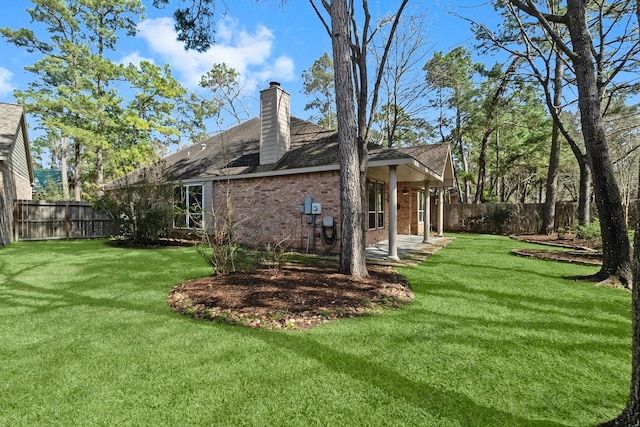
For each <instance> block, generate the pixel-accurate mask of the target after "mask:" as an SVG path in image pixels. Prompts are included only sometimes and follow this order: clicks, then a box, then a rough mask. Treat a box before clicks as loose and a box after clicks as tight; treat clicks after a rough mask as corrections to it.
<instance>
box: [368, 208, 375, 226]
mask: <svg viewBox="0 0 640 427" xmlns="http://www.w3.org/2000/svg"><path fill="white" fill-rule="evenodd" d="M375 228H376V213H375V212H369V229H370V230H373V229H375Z"/></svg>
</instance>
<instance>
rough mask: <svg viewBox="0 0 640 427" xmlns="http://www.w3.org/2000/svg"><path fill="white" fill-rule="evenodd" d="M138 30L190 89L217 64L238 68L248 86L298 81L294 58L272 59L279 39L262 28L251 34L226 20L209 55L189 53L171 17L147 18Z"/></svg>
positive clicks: (221, 25) (140, 35)
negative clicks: (179, 39)
mask: <svg viewBox="0 0 640 427" xmlns="http://www.w3.org/2000/svg"><path fill="white" fill-rule="evenodd" d="M138 29H139V37H142V38H143V39H144V40H145V41H146V42H147V45H148V46H149V49H150V50H151V51H152V52H153V53H154V54H155V55H157V56H158V57H159V58H161V60H162V62H166V63H169V65H170V66H171V68H172V69H173V70H174V72H175V73H176V74H177V75H178V76H179V78H180V80H181V81H182V82H183V84H185V85H186V86H188V87H190V88H196V87H197V86H198V83H199V82H200V77H201V76H202V75H203V74H204V73H206V72H207V71H209V70H210V69H211V67H212V66H213V65H214V64H216V63H224V64H226V65H227V66H229V67H231V68H233V69H235V70H236V71H237V72H238V73H240V76H241V77H240V78H241V80H242V82H243V83H244V84H245V85H247V86H251V85H255V84H262V83H264V82H266V81H268V80H277V81H285V82H286V81H291V80H294V79H295V75H294V65H293V59H291V58H289V57H286V56H281V57H278V58H276V59H275V60H272V59H270V58H271V55H272V51H273V45H274V39H275V37H274V35H273V32H272V31H271V30H269V29H268V28H267V27H265V26H262V25H258V26H257V27H256V28H255V30H254V31H252V32H250V31H247V30H246V29H245V28H242V27H241V26H240V25H239V23H238V21H236V20H233V19H231V18H228V17H227V18H225V19H222V20H221V21H219V22H218V24H217V27H216V34H215V36H216V43H215V44H214V45H213V46H211V48H209V50H207V51H206V52H196V51H186V50H185V49H184V44H183V43H182V42H179V41H177V39H176V33H175V30H174V27H173V20H172V19H171V18H157V19H146V20H144V21H142V22H141V23H140V24H139V25H138Z"/></svg>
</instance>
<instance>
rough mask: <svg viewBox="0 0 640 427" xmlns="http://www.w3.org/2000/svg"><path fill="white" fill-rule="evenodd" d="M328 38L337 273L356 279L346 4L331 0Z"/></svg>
mask: <svg viewBox="0 0 640 427" xmlns="http://www.w3.org/2000/svg"><path fill="white" fill-rule="evenodd" d="M329 9H330V10H329V11H330V15H331V33H332V34H331V37H332V46H333V61H334V71H335V73H334V78H335V87H336V111H337V116H338V139H339V150H340V165H341V167H340V210H341V223H340V227H341V230H340V232H341V233H342V236H341V239H340V242H341V246H340V267H339V271H340V273H343V274H348V275H351V276H353V277H356V278H360V277H366V276H367V275H368V272H367V265H366V260H365V253H364V246H363V242H364V239H365V237H364V236H363V229H364V228H363V227H364V225H363V219H364V218H363V216H364V210H363V206H362V197H361V180H360V159H359V157H358V151H359V149H358V148H359V147H358V139H357V128H356V117H355V104H354V90H353V80H352V73H351V71H352V69H351V51H350V45H351V40H350V36H349V14H348V10H347V2H346V1H344V0H332V1H331V4H330V6H329Z"/></svg>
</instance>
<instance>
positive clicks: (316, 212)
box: [311, 202, 322, 215]
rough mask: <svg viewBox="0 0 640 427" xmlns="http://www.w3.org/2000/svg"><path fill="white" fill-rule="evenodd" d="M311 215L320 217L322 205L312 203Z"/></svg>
mask: <svg viewBox="0 0 640 427" xmlns="http://www.w3.org/2000/svg"><path fill="white" fill-rule="evenodd" d="M311 213H312V214H313V215H320V214H321V213H322V204H321V203H317V202H316V203H312V204H311Z"/></svg>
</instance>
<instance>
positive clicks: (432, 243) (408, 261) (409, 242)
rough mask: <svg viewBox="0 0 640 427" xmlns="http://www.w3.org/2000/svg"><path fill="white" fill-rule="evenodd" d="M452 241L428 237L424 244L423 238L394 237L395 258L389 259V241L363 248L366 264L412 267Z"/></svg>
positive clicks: (446, 238) (414, 236)
mask: <svg viewBox="0 0 640 427" xmlns="http://www.w3.org/2000/svg"><path fill="white" fill-rule="evenodd" d="M452 240H453V239H452V238H449V237H443V236H435V235H430V236H429V238H428V241H426V242H425V240H424V238H423V236H417V235H408V234H399V235H397V236H396V258H391V257H389V241H388V240H385V241H383V242H379V243H376V244H373V245H369V246H367V247H366V248H365V257H366V259H367V263H372V264H383V265H394V266H397V265H414V264H418V263H420V262H422V261H423V260H424V259H425V258H426V257H428V256H429V255H431V254H432V253H434V252H436V251H437V250H439V249H440V248H442V247H444V246H446V245H447V244H448V243H449V242H451V241H452Z"/></svg>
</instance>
